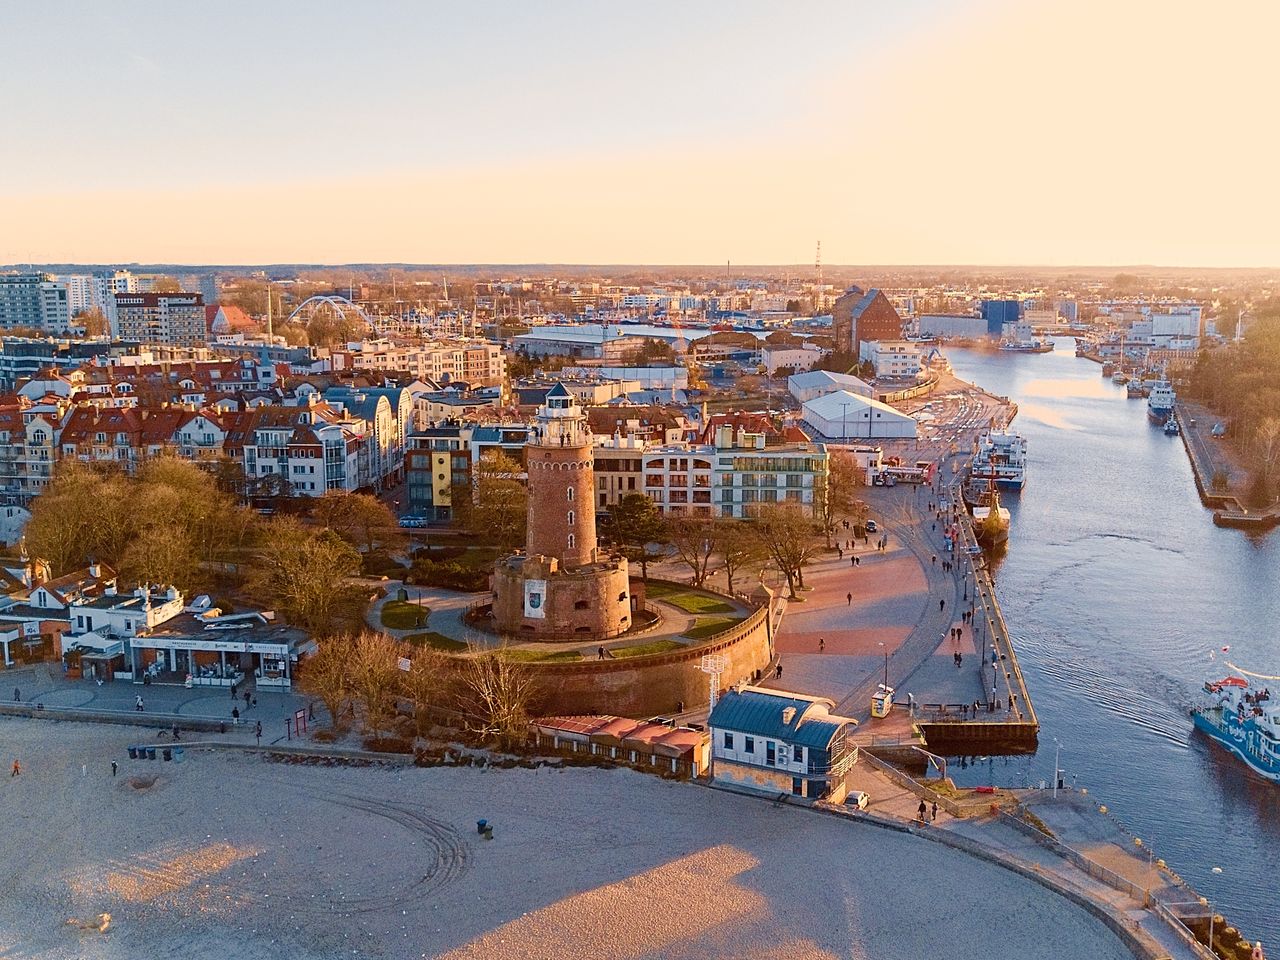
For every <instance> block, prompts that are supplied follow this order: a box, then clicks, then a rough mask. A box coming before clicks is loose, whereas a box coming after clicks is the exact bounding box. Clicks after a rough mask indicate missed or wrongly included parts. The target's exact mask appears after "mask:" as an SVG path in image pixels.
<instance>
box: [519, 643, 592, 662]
mask: <svg viewBox="0 0 1280 960" xmlns="http://www.w3.org/2000/svg"><path fill="white" fill-rule="evenodd" d="M502 655H503V656H504V657H506V658H507V659H508V660H514V661H516V662H517V663H565V662H573V661H575V660H581V659H582V654H581V653H580V652H579V651H577V650H551V651H547V650H531V649H529V648H528V647H516V648H514V649H510V650H504V651H502Z"/></svg>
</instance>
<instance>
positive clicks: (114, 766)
mask: <svg viewBox="0 0 1280 960" xmlns="http://www.w3.org/2000/svg"><path fill="white" fill-rule="evenodd" d="M119 766H120V765H119V764H118V763H116V762H115V761H114V760H112V761H111V775H112V776H113V777H114V776H115V775H116V769H117V768H118V767H119Z"/></svg>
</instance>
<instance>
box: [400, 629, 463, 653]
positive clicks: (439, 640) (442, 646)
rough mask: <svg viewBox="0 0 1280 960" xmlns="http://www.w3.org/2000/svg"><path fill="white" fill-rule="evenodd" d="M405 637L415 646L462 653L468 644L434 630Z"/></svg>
mask: <svg viewBox="0 0 1280 960" xmlns="http://www.w3.org/2000/svg"><path fill="white" fill-rule="evenodd" d="M404 639H405V640H406V641H408V642H409V643H411V644H413V645H414V646H415V647H431V649H433V650H442V651H444V652H445V653H461V652H462V651H463V650H465V649H467V645H466V644H465V643H463V642H462V641H461V640H454V639H453V638H452V637H446V636H445V635H444V634H443V633H436V632H435V631H434V630H429V631H427V632H426V633H411V634H409V635H408V636H407V637H405V638H404Z"/></svg>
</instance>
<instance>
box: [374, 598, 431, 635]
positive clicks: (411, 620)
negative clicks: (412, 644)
mask: <svg viewBox="0 0 1280 960" xmlns="http://www.w3.org/2000/svg"><path fill="white" fill-rule="evenodd" d="M430 614H431V608H430V607H424V606H420V605H419V604H416V603H410V602H409V601H408V600H388V601H387V602H386V603H385V604H383V606H382V625H383V626H384V627H386V628H387V629H389V630H412V629H413V628H414V627H425V626H426V625H427V617H428V616H429V615H430Z"/></svg>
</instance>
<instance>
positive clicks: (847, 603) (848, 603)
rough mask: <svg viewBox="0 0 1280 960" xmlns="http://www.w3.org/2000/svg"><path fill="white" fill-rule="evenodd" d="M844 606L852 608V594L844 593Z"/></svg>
mask: <svg viewBox="0 0 1280 960" xmlns="http://www.w3.org/2000/svg"><path fill="white" fill-rule="evenodd" d="M844 605H845V606H846V607H852V606H853V594H852V593H846V594H845V595H844Z"/></svg>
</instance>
